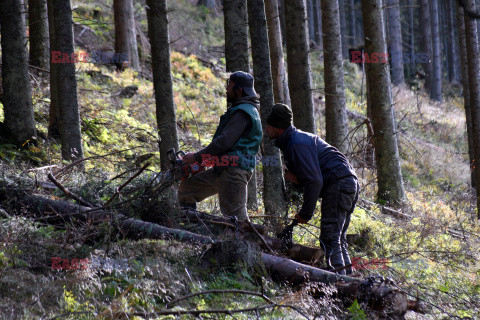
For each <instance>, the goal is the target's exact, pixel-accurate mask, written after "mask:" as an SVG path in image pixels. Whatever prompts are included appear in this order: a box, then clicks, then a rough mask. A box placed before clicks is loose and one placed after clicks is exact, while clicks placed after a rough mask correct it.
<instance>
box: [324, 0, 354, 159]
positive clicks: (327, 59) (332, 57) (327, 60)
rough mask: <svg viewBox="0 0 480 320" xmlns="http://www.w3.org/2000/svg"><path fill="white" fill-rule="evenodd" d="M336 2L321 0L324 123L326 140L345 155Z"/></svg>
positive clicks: (342, 85)
mask: <svg viewBox="0 0 480 320" xmlns="http://www.w3.org/2000/svg"><path fill="white" fill-rule="evenodd" d="M338 4H339V2H338V0H328V1H322V14H323V17H322V22H323V27H322V29H323V30H325V36H324V39H323V46H324V54H323V59H324V66H325V75H324V81H325V122H326V141H327V142H328V143H330V144H331V145H332V146H334V147H336V148H337V149H338V150H339V151H340V152H342V153H346V152H347V148H348V144H347V141H346V138H347V134H348V122H347V113H346V106H345V84H344V79H343V59H342V40H341V39H342V35H341V34H340V31H341V29H340V15H339V8H338Z"/></svg>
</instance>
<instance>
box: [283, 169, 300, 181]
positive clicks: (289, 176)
mask: <svg viewBox="0 0 480 320" xmlns="http://www.w3.org/2000/svg"><path fill="white" fill-rule="evenodd" d="M285 179H287V180H288V181H290V182H293V183H295V184H298V179H297V176H296V175H294V174H293V173H291V172H290V171H288V170H287V169H285Z"/></svg>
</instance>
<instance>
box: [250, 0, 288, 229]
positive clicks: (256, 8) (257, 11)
mask: <svg viewBox="0 0 480 320" xmlns="http://www.w3.org/2000/svg"><path fill="white" fill-rule="evenodd" d="M248 21H249V26H250V38H251V40H252V58H253V73H254V76H255V91H257V92H258V94H260V116H261V119H262V127H263V141H262V144H263V148H262V151H263V154H262V156H263V157H266V158H267V159H269V161H268V165H264V166H263V184H264V189H263V202H264V205H265V213H266V214H268V215H273V216H274V217H279V216H280V215H281V214H283V213H284V212H285V211H286V204H285V198H284V192H283V185H284V182H283V172H282V171H283V170H282V166H281V159H280V150H279V149H278V148H276V147H275V145H274V144H273V140H270V139H269V138H268V134H267V131H266V127H267V117H268V115H269V114H270V112H271V111H272V108H273V104H274V97H273V83H272V73H271V69H270V49H269V42H268V34H267V19H266V15H265V6H264V2H263V0H248ZM272 164H277V165H272ZM276 221H278V219H273V220H272V222H273V223H275V222H276Z"/></svg>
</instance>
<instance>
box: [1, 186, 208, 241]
mask: <svg viewBox="0 0 480 320" xmlns="http://www.w3.org/2000/svg"><path fill="white" fill-rule="evenodd" d="M7 199H8V200H9V201H15V202H16V203H21V204H22V205H23V206H24V208H25V209H27V210H28V211H29V212H30V213H31V214H33V215H34V216H35V217H37V219H36V220H37V221H40V222H47V223H50V224H63V223H66V222H72V221H79V220H80V221H84V222H87V221H88V222H92V223H99V222H106V221H107V222H109V223H110V225H111V226H112V227H113V228H114V230H115V231H117V232H118V233H119V234H121V235H123V236H124V237H127V238H129V239H135V240H138V239H176V240H180V241H187V242H199V243H207V244H209V243H213V242H214V240H213V239H211V238H209V237H206V236H203V235H199V234H195V233H192V232H189V231H186V230H181V229H172V228H167V227H163V226H160V225H158V224H154V223H150V222H145V221H141V220H138V219H134V218H130V217H127V216H125V215H123V214H120V213H116V212H109V211H104V210H100V211H94V210H93V209H92V208H90V207H85V206H80V205H74V204H70V203H67V202H63V201H58V200H54V199H49V198H46V197H43V196H38V195H33V196H31V195H27V194H25V193H24V192H18V191H5V190H2V191H0V201H4V200H7ZM60 213H61V214H60Z"/></svg>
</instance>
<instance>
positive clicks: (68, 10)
mask: <svg viewBox="0 0 480 320" xmlns="http://www.w3.org/2000/svg"><path fill="white" fill-rule="evenodd" d="M48 5H49V6H51V8H49V15H50V14H52V17H50V16H49V19H52V20H53V21H51V20H49V23H50V24H51V28H50V36H51V37H52V33H53V43H52V39H51V40H50V41H51V42H50V48H51V51H59V52H61V54H62V58H61V62H60V63H51V69H54V70H53V74H51V75H50V88H51V89H52V88H55V89H54V93H52V98H53V99H55V102H54V101H52V104H55V105H56V108H57V110H56V116H57V119H56V121H57V126H58V128H59V132H60V140H61V143H62V158H63V159H65V160H73V159H76V158H82V157H83V147H82V136H81V132H80V114H79V109H78V101H77V80H76V78H75V63H73V62H72V61H71V57H72V54H73V20H72V7H71V4H70V0H49V2H48ZM54 94H56V96H54ZM50 112H52V110H50ZM53 116H54V115H53Z"/></svg>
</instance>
